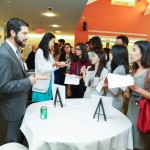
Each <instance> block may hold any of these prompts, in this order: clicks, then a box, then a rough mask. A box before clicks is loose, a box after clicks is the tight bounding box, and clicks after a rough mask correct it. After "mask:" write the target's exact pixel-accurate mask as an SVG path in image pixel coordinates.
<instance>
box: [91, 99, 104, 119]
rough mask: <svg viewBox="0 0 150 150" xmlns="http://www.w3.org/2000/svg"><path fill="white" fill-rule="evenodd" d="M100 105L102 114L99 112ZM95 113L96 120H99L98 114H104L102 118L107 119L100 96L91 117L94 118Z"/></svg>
mask: <svg viewBox="0 0 150 150" xmlns="http://www.w3.org/2000/svg"><path fill="white" fill-rule="evenodd" d="M101 107H102V114H100V109H101ZM96 114H97V115H98V120H97V121H99V115H103V116H104V120H105V121H107V119H106V114H105V110H104V105H103V101H102V98H100V100H99V102H98V105H97V107H96V110H95V113H94V116H93V118H95V116H96Z"/></svg>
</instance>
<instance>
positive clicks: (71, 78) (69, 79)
mask: <svg viewBox="0 0 150 150" xmlns="http://www.w3.org/2000/svg"><path fill="white" fill-rule="evenodd" d="M79 81H80V79H79V77H78V76H77V75H71V74H66V77H65V84H70V85H78V84H79Z"/></svg>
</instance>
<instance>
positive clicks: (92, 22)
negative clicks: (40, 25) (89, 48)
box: [75, 0, 150, 44]
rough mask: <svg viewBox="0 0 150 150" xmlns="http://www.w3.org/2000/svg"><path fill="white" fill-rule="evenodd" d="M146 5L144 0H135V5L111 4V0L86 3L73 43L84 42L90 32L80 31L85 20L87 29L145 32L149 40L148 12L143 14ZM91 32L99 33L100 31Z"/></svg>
mask: <svg viewBox="0 0 150 150" xmlns="http://www.w3.org/2000/svg"><path fill="white" fill-rule="evenodd" d="M146 7H147V2H146V0H141V1H140V2H137V1H136V5H135V7H127V6H116V5H111V0H98V1H97V2H94V3H92V4H89V5H87V6H86V7H85V10H84V11H83V14H82V16H81V18H80V20H79V22H78V25H77V28H76V31H75V44H76V43H78V42H86V41H87V40H88V34H92V33H88V31H82V22H83V21H87V30H101V31H113V32H128V33H137V34H147V35H148V37H147V39H148V40H150V14H149V15H146V16H144V15H143V14H144V11H145V9H146ZM83 16H84V20H83V18H82V17H83ZM93 34H97V35H100V33H93ZM101 35H102V34H101ZM103 35H106V34H103ZM114 36H117V35H114ZM127 36H128V37H137V36H129V35H127ZM138 38H139V37H138ZM141 38H145V37H141Z"/></svg>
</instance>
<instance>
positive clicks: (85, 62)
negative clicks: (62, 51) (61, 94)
mask: <svg viewBox="0 0 150 150" xmlns="http://www.w3.org/2000/svg"><path fill="white" fill-rule="evenodd" d="M90 65H91V62H90V60H89V59H88V55H87V51H86V47H85V44H84V43H78V44H77V45H76V47H75V56H74V58H73V60H72V61H71V66H70V71H69V74H74V75H77V76H78V77H79V79H80V83H79V85H68V86H67V96H69V97H72V98H83V95H84V92H85V89H86V87H85V84H84V81H83V78H82V76H83V75H82V73H81V71H80V70H81V68H82V67H83V66H86V67H88V66H90Z"/></svg>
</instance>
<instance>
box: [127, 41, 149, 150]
mask: <svg viewBox="0 0 150 150" xmlns="http://www.w3.org/2000/svg"><path fill="white" fill-rule="evenodd" d="M130 56H131V61H132V63H133V65H132V75H133V78H134V81H135V83H134V85H133V86H130V87H128V88H127V89H126V90H125V94H126V96H127V97H128V98H130V101H129V107H128V113H127V116H128V118H129V119H130V121H131V122H132V126H133V128H132V129H133V144H134V145H133V146H134V149H136V150H137V149H138V150H139V149H143V150H149V149H150V133H145V134H144V133H141V132H140V131H139V130H138V128H137V127H136V125H137V119H138V114H139V110H140V108H139V106H138V104H137V102H138V101H139V100H140V99H141V97H145V98H147V99H148V100H150V86H149V85H150V81H149V80H148V82H145V78H146V76H147V73H148V68H150V42H148V41H137V42H135V43H134V46H133V49H132V51H131V54H130ZM148 76H149V79H150V74H148ZM145 83H147V85H148V89H147V90H145V88H144V86H145Z"/></svg>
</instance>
